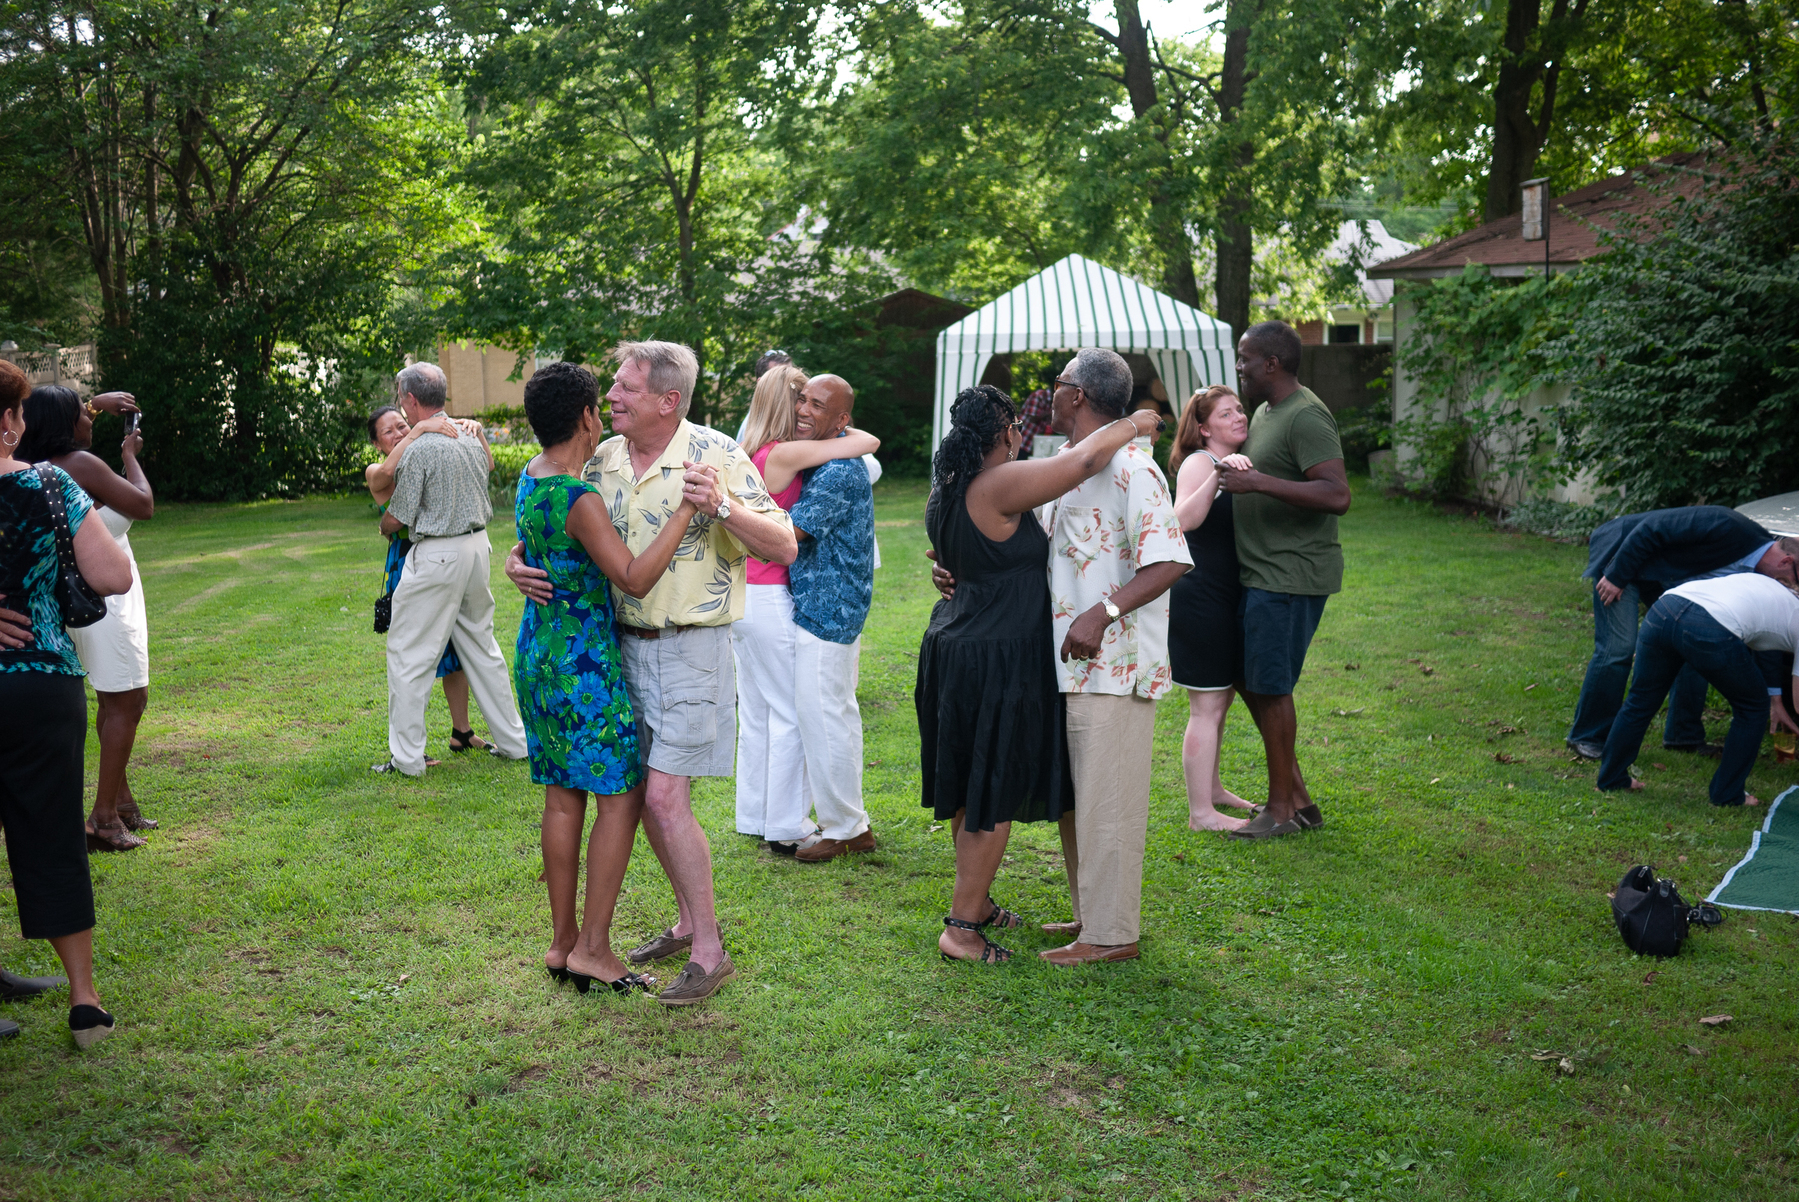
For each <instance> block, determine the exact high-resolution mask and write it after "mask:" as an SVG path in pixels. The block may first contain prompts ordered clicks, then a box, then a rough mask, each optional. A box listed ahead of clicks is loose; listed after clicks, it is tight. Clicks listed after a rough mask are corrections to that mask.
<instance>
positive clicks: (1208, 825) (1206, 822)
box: [1187, 806, 1249, 831]
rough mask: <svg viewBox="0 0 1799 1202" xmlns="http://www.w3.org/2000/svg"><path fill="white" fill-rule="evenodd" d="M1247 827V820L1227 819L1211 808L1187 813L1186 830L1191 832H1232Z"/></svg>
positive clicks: (1207, 807)
mask: <svg viewBox="0 0 1799 1202" xmlns="http://www.w3.org/2000/svg"><path fill="white" fill-rule="evenodd" d="M1248 825H1249V820H1248V819H1247V818H1227V817H1225V816H1224V815H1223V814H1220V813H1219V812H1218V811H1217V810H1214V809H1213V808H1212V807H1211V806H1206V807H1205V808H1204V809H1199V810H1189V811H1188V812H1187V829H1188V830H1192V831H1234V830H1236V829H1237V828H1238V827H1240V826H1248Z"/></svg>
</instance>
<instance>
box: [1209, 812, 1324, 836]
mask: <svg viewBox="0 0 1799 1202" xmlns="http://www.w3.org/2000/svg"><path fill="white" fill-rule="evenodd" d="M1304 829H1305V827H1303V826H1301V825H1300V824H1299V823H1298V822H1297V821H1296V820H1295V819H1292V818H1289V819H1287V820H1286V821H1285V822H1276V821H1275V820H1274V815H1273V814H1269V813H1266V812H1264V813H1262V814H1261V815H1259V816H1257V817H1256V818H1255V820H1254V821H1252V822H1251V823H1250V824H1249V825H1248V826H1240V827H1238V828H1237V829H1236V830H1234V831H1226V832H1225V834H1226V835H1227V836H1228V837H1230V838H1232V839H1278V838H1280V837H1281V836H1283V835H1297V834H1298V833H1299V832H1300V831H1303V830H1304Z"/></svg>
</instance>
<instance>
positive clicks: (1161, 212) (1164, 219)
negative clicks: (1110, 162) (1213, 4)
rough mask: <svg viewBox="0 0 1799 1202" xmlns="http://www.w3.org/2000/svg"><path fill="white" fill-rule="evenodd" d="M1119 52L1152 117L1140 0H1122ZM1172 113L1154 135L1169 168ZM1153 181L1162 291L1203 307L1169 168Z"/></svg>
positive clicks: (1136, 107)
mask: <svg viewBox="0 0 1799 1202" xmlns="http://www.w3.org/2000/svg"><path fill="white" fill-rule="evenodd" d="M1117 13H1118V50H1119V54H1120V55H1121V56H1122V57H1123V59H1124V88H1125V92H1126V93H1128V94H1129V96H1130V98H1131V112H1132V113H1134V114H1135V115H1136V117H1137V120H1139V121H1143V120H1146V119H1149V115H1150V113H1151V112H1152V111H1153V110H1154V109H1155V107H1156V104H1157V101H1158V97H1157V95H1156V77H1155V72H1154V70H1153V66H1152V64H1151V62H1150V58H1149V32H1148V31H1147V30H1146V29H1144V27H1143V16H1142V14H1141V13H1140V12H1139V11H1138V9H1137V3H1136V0H1117ZM1168 135H1169V129H1168V125H1167V116H1166V114H1164V115H1163V116H1162V117H1160V118H1157V119H1156V124H1155V130H1154V136H1155V139H1156V141H1157V142H1159V143H1161V144H1162V160H1163V163H1162V165H1163V168H1164V169H1165V168H1166V166H1167V165H1168ZM1148 183H1149V230H1150V239H1151V241H1152V242H1153V243H1154V245H1155V248H1156V254H1157V255H1158V256H1159V257H1160V258H1161V260H1162V281H1161V282H1162V291H1164V292H1166V293H1167V294H1168V295H1169V296H1172V297H1174V298H1175V299H1176V300H1178V301H1181V302H1183V303H1185V304H1189V305H1192V306H1193V307H1194V308H1198V307H1199V279H1198V277H1197V276H1196V275H1195V274H1194V271H1193V240H1192V239H1191V238H1190V237H1188V235H1187V221H1186V215H1185V214H1184V213H1183V212H1182V211H1181V206H1180V203H1179V202H1178V201H1177V200H1176V199H1175V198H1174V197H1173V196H1171V195H1170V194H1169V189H1168V179H1167V176H1166V174H1165V170H1164V171H1158V172H1157V173H1156V174H1154V175H1152V176H1151V177H1150V179H1149V181H1148Z"/></svg>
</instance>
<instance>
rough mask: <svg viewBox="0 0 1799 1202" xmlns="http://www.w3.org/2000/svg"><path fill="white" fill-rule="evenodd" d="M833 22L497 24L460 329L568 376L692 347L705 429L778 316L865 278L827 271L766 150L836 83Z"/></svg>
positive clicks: (474, 76) (624, 11)
mask: <svg viewBox="0 0 1799 1202" xmlns="http://www.w3.org/2000/svg"><path fill="white" fill-rule="evenodd" d="M821 7H822V6H821V5H820V4H819V3H817V2H815V0H716V2H708V3H694V2H692V0H637V2H634V3H621V4H606V5H602V4H593V3H587V2H585V0H549V2H547V3H543V4H539V5H533V6H529V7H526V8H524V9H514V8H508V9H506V10H504V11H499V10H495V11H492V12H489V13H487V14H485V16H486V24H485V25H484V26H478V27H477V28H476V30H475V32H476V33H477V35H478V37H477V40H476V41H475V43H474V45H473V48H472V52H471V54H470V55H469V58H468V60H467V63H466V66H465V69H464V77H463V81H462V82H463V86H464V88H465V91H466V96H467V100H468V104H469V106H470V111H471V114H472V116H471V125H472V128H474V129H475V130H476V132H477V147H476V150H475V152H474V155H473V158H472V161H471V164H470V168H469V173H468V178H469V180H470V181H471V182H472V183H473V184H474V185H475V186H476V187H477V188H478V189H479V191H480V192H481V193H482V195H483V196H484V197H485V198H486V200H487V208H488V212H489V214H490V222H491V224H490V228H489V231H488V233H489V240H488V241H487V243H486V244H485V245H484V246H483V247H482V248H481V249H480V250H479V252H478V253H476V254H471V255H469V256H465V257H464V258H463V260H462V261H461V262H459V263H457V264H456V265H455V266H456V271H457V274H458V277H459V278H460V280H461V284H460V298H459V300H458V302H457V303H456V305H455V306H453V308H452V310H451V311H450V316H451V320H452V322H453V323H454V324H455V325H456V326H457V327H458V328H460V329H463V330H466V331H468V332H470V333H475V334H479V335H481V336H484V337H489V338H494V339H496V340H497V341H500V342H501V343H503V344H505V345H508V346H511V347H513V348H515V349H517V350H518V351H519V352H520V353H528V352H529V351H531V350H532V349H533V348H536V347H542V348H545V349H549V350H553V351H555V352H557V353H560V354H562V355H564V356H566V357H568V358H570V359H575V360H582V359H589V358H594V357H596V356H597V355H598V354H599V353H600V352H601V351H603V350H604V348H605V347H606V346H607V345H609V344H610V343H611V342H613V341H615V340H617V339H619V338H622V337H660V338H667V339H671V340H675V341H680V342H685V343H687V344H689V345H690V346H693V347H694V348H695V349H696V351H697V352H698V354H699V355H700V357H701V361H702V363H701V366H702V369H703V371H704V374H703V376H702V380H703V383H702V387H701V390H700V395H699V396H698V398H697V399H696V403H695V410H694V414H695V418H696V419H703V418H704V417H705V416H706V415H707V413H708V411H709V409H711V408H712V407H714V406H716V405H717V404H718V403H719V402H720V400H721V399H722V397H723V395H724V392H725V390H727V389H728V387H729V386H730V384H731V383H732V382H733V378H734V377H737V376H740V375H741V373H742V371H743V369H745V368H747V367H748V365H749V362H750V361H751V360H753V358H754V351H755V350H756V349H760V348H759V347H756V345H755V340H756V339H757V338H759V337H760V336H762V335H763V333H764V332H765V331H766V328H767V327H768V326H769V325H770V323H771V321H775V319H774V316H773V315H774V314H775V313H776V312H777V311H780V312H782V313H785V311H786V309H787V308H789V307H790V306H791V304H792V303H793V302H794V301H795V300H796V298H798V299H803V298H804V296H805V295H806V294H808V293H812V292H818V293H823V294H828V295H831V296H836V295H838V294H840V293H843V292H846V291H847V292H849V293H857V292H858V289H859V287H860V282H861V279H862V274H863V273H859V272H856V271H853V270H851V271H846V270H845V269H844V264H842V263H838V262H835V261H832V260H830V259H829V258H828V257H827V258H825V259H820V258H819V257H818V255H817V253H816V246H815V244H814V243H813V242H812V240H811V238H810V236H809V235H810V231H809V229H808V228H807V227H806V223H805V222H804V221H803V220H802V221H800V222H799V223H798V224H797V225H796V224H794V223H793V218H794V210H793V209H792V208H791V207H788V206H785V205H783V204H782V203H781V199H782V196H783V186H782V178H783V173H784V160H783V158H782V156H781V154H780V151H779V148H778V147H777V146H776V145H775V144H774V141H773V139H772V137H771V136H770V130H771V128H772V126H773V125H774V124H775V123H776V122H777V121H778V120H779V119H780V117H781V115H782V113H783V111H784V110H785V109H786V108H787V107H788V106H791V105H794V104H797V103H800V101H801V100H802V99H803V98H804V97H805V96H806V95H807V94H808V93H809V91H810V90H811V89H813V88H815V87H817V86H818V85H819V84H820V82H821V81H822V79H823V78H824V76H823V64H822V63H821V62H820V61H819V60H818V58H817V57H816V54H815V51H816V47H817V37H816V28H817V23H818V16H819V12H820V10H821ZM775 324H778V321H775ZM721 373H722V375H721Z"/></svg>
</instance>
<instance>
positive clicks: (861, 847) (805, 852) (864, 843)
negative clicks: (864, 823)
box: [793, 830, 875, 864]
mask: <svg viewBox="0 0 1799 1202" xmlns="http://www.w3.org/2000/svg"><path fill="white" fill-rule="evenodd" d="M874 849H875V833H874V831H872V830H866V831H863V832H862V833H861V834H859V835H857V836H856V837H855V838H854V839H820V840H819V841H818V842H817V843H814V844H813V845H812V846H811V847H802V848H800V849H799V850H798V851H796V852H794V853H793V858H794V859H796V860H798V861H799V862H800V863H802V864H822V863H824V862H825V861H826V860H835V859H836V858H837V857H838V856H847V855H849V854H850V853H851V852H852V851H873V850H874Z"/></svg>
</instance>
